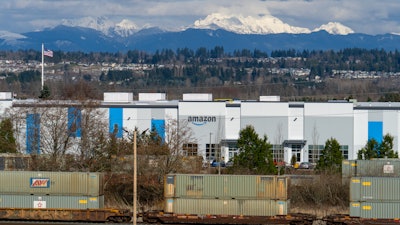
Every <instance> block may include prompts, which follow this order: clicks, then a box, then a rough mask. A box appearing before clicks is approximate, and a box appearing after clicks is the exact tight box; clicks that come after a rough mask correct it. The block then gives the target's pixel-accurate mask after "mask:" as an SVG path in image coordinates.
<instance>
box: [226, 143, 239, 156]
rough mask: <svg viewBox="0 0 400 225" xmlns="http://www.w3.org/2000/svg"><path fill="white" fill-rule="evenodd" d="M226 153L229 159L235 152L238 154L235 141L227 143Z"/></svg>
mask: <svg viewBox="0 0 400 225" xmlns="http://www.w3.org/2000/svg"><path fill="white" fill-rule="evenodd" d="M228 154H229V159H232V158H233V157H235V156H236V155H237V154H239V149H238V147H237V144H236V143H228Z"/></svg>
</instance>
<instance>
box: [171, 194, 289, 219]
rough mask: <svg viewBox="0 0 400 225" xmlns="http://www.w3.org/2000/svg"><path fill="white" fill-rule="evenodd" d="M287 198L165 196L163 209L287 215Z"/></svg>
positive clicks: (217, 213)
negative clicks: (283, 199) (282, 199)
mask: <svg viewBox="0 0 400 225" xmlns="http://www.w3.org/2000/svg"><path fill="white" fill-rule="evenodd" d="M289 203H290V201H289V200H285V201H281V200H269V199H260V200H254V199H204V198H201V199H200V198H167V199H166V200H165V208H164V211H165V212H168V213H175V214H196V215H245V216H276V215H287V213H288V207H289Z"/></svg>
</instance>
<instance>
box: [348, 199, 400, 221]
mask: <svg viewBox="0 0 400 225" xmlns="http://www.w3.org/2000/svg"><path fill="white" fill-rule="evenodd" d="M350 216H354V217H361V218H374V219H395V218H400V201H399V202H372V201H369V202H350Z"/></svg>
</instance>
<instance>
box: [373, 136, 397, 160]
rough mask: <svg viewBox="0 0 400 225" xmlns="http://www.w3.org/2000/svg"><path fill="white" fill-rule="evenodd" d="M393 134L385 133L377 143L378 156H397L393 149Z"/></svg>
mask: <svg viewBox="0 0 400 225" xmlns="http://www.w3.org/2000/svg"><path fill="white" fill-rule="evenodd" d="M393 139H394V138H393V136H391V135H390V134H386V135H385V136H384V137H383V140H382V143H381V144H380V145H379V155H378V158H398V154H397V152H394V150H393Z"/></svg>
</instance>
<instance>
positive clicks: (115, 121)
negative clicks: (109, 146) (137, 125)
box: [109, 108, 123, 138]
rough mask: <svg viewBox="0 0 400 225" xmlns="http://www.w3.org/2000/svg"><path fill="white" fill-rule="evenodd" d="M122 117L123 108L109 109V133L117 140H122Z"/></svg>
mask: <svg viewBox="0 0 400 225" xmlns="http://www.w3.org/2000/svg"><path fill="white" fill-rule="evenodd" d="M122 115H123V111H122V108H110V109H109V131H110V134H115V137H117V138H122Z"/></svg>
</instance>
